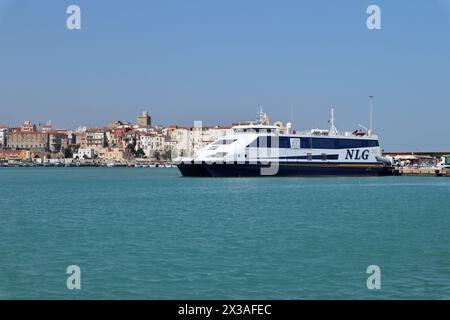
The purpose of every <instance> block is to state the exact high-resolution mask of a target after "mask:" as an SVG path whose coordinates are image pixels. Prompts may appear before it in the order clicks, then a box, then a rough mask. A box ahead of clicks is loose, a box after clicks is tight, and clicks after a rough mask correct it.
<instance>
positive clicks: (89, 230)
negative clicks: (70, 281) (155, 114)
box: [0, 168, 450, 299]
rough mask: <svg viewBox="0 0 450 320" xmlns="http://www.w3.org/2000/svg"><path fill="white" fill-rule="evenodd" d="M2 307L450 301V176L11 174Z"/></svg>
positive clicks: (2, 172)
mask: <svg viewBox="0 0 450 320" xmlns="http://www.w3.org/2000/svg"><path fill="white" fill-rule="evenodd" d="M373 264H375V265H378V266H380V268H381V289H380V290H368V289H367V286H366V280H367V277H368V276H369V275H368V274H366V268H367V267H368V266H369V265H373ZM69 265H78V266H79V267H80V268H81V286H82V287H81V290H68V289H67V288H66V279H67V277H68V275H67V274H66V268H67V266H69ZM0 298H1V299H16V298H25V299H29V298H37V299H45V298H56V299H72V298H80V299H81V298H86V299H119V298H120V299H135V298H137V299H213V298H214V299H222V298H223V299H234V298H236V299H241V298H242V299H331V298H338V299H350V298H359V299H380V298H387V299H391V298H405V299H416V298H426V299H442V298H446V299H449V298H450V179H447V178H436V177H429V178H426V177H372V178H236V179H210V178H182V177H180V174H179V173H178V170H177V169H167V168H166V169H163V168H1V169H0Z"/></svg>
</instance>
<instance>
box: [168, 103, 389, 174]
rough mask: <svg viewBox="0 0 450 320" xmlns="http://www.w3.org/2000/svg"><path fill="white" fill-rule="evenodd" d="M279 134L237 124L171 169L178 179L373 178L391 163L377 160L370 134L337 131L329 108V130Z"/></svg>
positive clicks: (377, 148) (379, 153) (264, 127)
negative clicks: (230, 130) (176, 169)
mask: <svg viewBox="0 0 450 320" xmlns="http://www.w3.org/2000/svg"><path fill="white" fill-rule="evenodd" d="M291 128H292V125H291V124H290V123H288V124H287V126H286V130H285V132H284V133H282V132H280V128H279V127H278V126H273V125H268V124H261V123H256V124H250V125H238V126H234V127H233V128H232V133H231V134H229V135H227V136H224V137H222V138H220V139H218V140H216V141H214V142H213V143H211V144H209V145H208V146H206V147H204V148H202V149H201V150H199V152H198V153H197V154H196V155H195V156H194V157H193V158H183V159H178V161H176V165H177V167H178V169H179V170H180V172H181V174H182V175H183V176H191V177H192V176H195V177H261V176H336V175H339V176H376V175H383V174H385V173H386V172H387V168H388V167H390V166H391V165H392V164H391V160H390V159H388V158H385V157H383V156H382V150H381V147H380V144H379V140H378V136H377V135H376V134H374V133H373V132H372V130H366V131H365V132H361V131H360V130H356V131H353V132H339V131H337V129H336V127H335V125H334V108H333V107H332V109H331V119H330V128H329V129H328V130H323V129H313V130H309V131H304V132H298V133H297V132H295V131H293V130H292V129H291Z"/></svg>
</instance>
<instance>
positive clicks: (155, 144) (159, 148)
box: [139, 132, 172, 158]
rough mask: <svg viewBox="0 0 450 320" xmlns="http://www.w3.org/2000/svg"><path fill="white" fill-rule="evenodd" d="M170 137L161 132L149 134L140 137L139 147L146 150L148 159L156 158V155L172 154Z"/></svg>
mask: <svg viewBox="0 0 450 320" xmlns="http://www.w3.org/2000/svg"><path fill="white" fill-rule="evenodd" d="M170 142H171V140H170V137H168V136H166V135H164V134H162V133H161V132H159V133H158V132H147V133H144V134H142V135H141V136H140V140H139V147H140V148H142V150H144V153H145V155H146V157H147V158H155V155H156V154H160V155H161V154H165V153H166V152H171V150H172V145H171V143H170Z"/></svg>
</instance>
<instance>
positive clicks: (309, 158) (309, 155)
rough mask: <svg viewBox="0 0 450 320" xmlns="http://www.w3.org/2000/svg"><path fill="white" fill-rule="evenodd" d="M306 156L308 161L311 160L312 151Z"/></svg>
mask: <svg viewBox="0 0 450 320" xmlns="http://www.w3.org/2000/svg"><path fill="white" fill-rule="evenodd" d="M306 158H307V159H308V161H311V160H312V159H313V156H312V153H307V154H306Z"/></svg>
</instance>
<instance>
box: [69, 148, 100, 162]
mask: <svg viewBox="0 0 450 320" xmlns="http://www.w3.org/2000/svg"><path fill="white" fill-rule="evenodd" d="M94 155H95V151H94V149H92V148H84V149H82V148H80V149H78V152H77V153H75V154H74V155H73V157H74V158H78V159H94Z"/></svg>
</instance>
